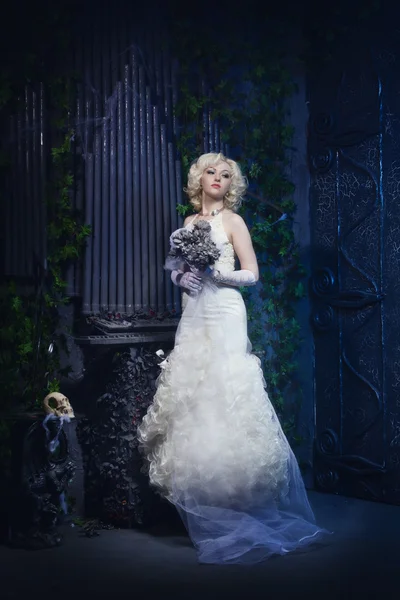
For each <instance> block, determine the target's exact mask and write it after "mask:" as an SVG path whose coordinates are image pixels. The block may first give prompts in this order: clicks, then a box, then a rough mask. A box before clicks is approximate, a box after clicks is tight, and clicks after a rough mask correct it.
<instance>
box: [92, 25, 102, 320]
mask: <svg viewBox="0 0 400 600" xmlns="http://www.w3.org/2000/svg"><path fill="white" fill-rule="evenodd" d="M99 35H100V33H99V32H98V31H97V32H95V34H94V37H93V41H92V44H93V45H92V57H91V58H92V70H93V71H92V72H93V85H94V89H95V93H94V94H93V96H94V97H93V108H94V115H93V116H94V121H93V118H92V119H91V122H90V123H89V127H90V129H91V130H92V132H93V135H94V140H93V155H94V165H93V166H94V190H93V193H94V198H93V224H94V227H93V262H92V269H93V271H92V279H93V281H92V311H93V312H94V313H99V312H100V277H101V276H102V264H101V262H100V258H101V247H102V239H101V229H102V228H101V204H100V201H99V199H100V197H101V189H102V159H101V158H102V157H101V154H102V153H101V148H102V136H101V130H100V128H99V126H98V123H99V122H100V120H101V114H102V105H101V97H100V94H99V93H98V90H99V87H100V82H101V66H100V56H101V54H100V48H101V40H100V39H99ZM96 92H97V93H96Z"/></svg>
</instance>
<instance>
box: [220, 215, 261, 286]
mask: <svg viewBox="0 0 400 600" xmlns="http://www.w3.org/2000/svg"><path fill="white" fill-rule="evenodd" d="M226 232H227V235H228V237H229V238H230V240H231V242H232V245H233V248H234V250H235V253H236V255H237V257H238V259H239V262H240V267H241V268H240V271H229V272H227V273H221V272H219V271H215V272H214V273H213V279H214V280H215V281H217V282H218V283H225V284H226V285H233V286H238V287H241V286H248V285H255V284H256V283H257V281H258V278H259V270H258V263H257V257H256V253H255V252H254V248H253V244H252V241H251V237H250V232H249V230H248V228H247V225H246V223H245V222H244V221H243V219H242V217H240V216H239V215H236V214H232V215H230V216H229V218H228V219H227V223H226Z"/></svg>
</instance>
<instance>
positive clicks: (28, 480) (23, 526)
mask: <svg viewBox="0 0 400 600" xmlns="http://www.w3.org/2000/svg"><path fill="white" fill-rule="evenodd" d="M51 399H53V400H55V403H56V405H55V406H54V407H52V406H50V404H49V401H50V400H51ZM43 408H44V411H45V413H46V417H45V419H44V420H43V421H42V422H36V423H34V424H33V425H32V426H31V427H30V428H29V430H28V432H27V434H26V436H25V440H24V447H23V458H22V481H21V482H20V487H19V490H18V492H17V495H19V498H17V499H16V500H17V505H18V507H19V510H18V513H17V514H16V515H15V517H16V519H17V522H16V523H15V525H16V526H15V527H13V529H14V531H15V530H16V531H15V532H14V534H13V535H12V539H11V540H10V542H11V544H12V545H13V546H17V547H25V548H30V549H39V548H48V547H52V546H57V545H60V543H61V535H60V533H59V531H58V530H57V525H58V523H59V519H60V516H61V514H62V513H64V514H66V513H67V512H68V511H67V504H66V499H65V494H66V491H67V488H68V485H69V483H70V482H71V480H72V478H73V476H74V472H75V465H74V463H73V461H72V460H71V457H70V453H69V445H68V440H67V436H66V434H65V432H64V430H63V425H64V422H65V421H69V420H70V419H72V418H74V416H75V415H74V412H73V409H72V407H71V404H70V403H69V400H68V398H66V397H65V396H64V395H63V394H60V393H59V392H52V393H51V394H49V395H48V396H46V398H45V399H44V401H43Z"/></svg>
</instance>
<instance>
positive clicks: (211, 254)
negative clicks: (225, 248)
mask: <svg viewBox="0 0 400 600" xmlns="http://www.w3.org/2000/svg"><path fill="white" fill-rule="evenodd" d="M169 241H170V245H171V250H170V251H169V254H168V256H167V260H166V263H165V268H166V269H171V270H174V269H176V268H178V267H179V265H180V264H181V263H182V262H184V263H185V264H186V265H187V266H188V267H189V268H190V270H191V271H193V272H196V271H197V272H205V271H206V270H207V269H209V268H210V267H211V266H212V265H214V264H215V262H216V261H217V260H218V259H219V257H220V255H221V251H220V250H219V249H218V247H217V245H216V244H215V243H214V242H213V240H212V239H211V225H210V223H208V222H207V221H198V222H197V223H195V224H194V225H193V226H192V227H191V228H190V229H189V228H186V227H183V228H182V229H177V230H176V231H174V233H173V234H172V235H171V237H170V239H169Z"/></svg>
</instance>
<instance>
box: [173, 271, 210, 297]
mask: <svg viewBox="0 0 400 600" xmlns="http://www.w3.org/2000/svg"><path fill="white" fill-rule="evenodd" d="M171 280H172V283H174V284H175V285H177V286H179V287H181V288H183V289H184V290H185V291H187V292H189V293H191V294H198V293H199V292H200V291H201V289H202V287H203V281H202V280H201V279H200V277H197V275H195V274H194V273H192V272H191V271H187V272H186V273H184V272H183V271H172V273H171Z"/></svg>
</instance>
